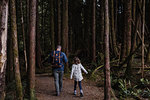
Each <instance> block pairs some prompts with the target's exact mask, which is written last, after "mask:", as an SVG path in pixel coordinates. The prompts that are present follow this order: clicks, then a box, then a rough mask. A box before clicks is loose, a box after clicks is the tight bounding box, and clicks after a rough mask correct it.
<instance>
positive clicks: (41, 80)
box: [36, 74, 104, 100]
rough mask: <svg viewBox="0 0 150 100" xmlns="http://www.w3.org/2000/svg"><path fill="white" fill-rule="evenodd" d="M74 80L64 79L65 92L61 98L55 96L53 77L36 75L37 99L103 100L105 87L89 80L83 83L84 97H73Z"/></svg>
mask: <svg viewBox="0 0 150 100" xmlns="http://www.w3.org/2000/svg"><path fill="white" fill-rule="evenodd" d="M73 82H74V81H73V80H70V79H69V78H66V77H64V78H63V90H62V92H61V94H60V96H55V94H56V93H55V86H54V79H53V77H52V76H51V75H40V74H38V75H36V97H37V99H38V100H103V98H104V92H103V87H98V86H96V85H95V84H94V82H91V81H89V80H85V79H84V80H83V81H82V88H83V92H84V96H83V97H80V96H79V95H80V93H79V89H77V96H74V95H73Z"/></svg>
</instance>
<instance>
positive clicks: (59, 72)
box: [50, 45, 68, 96]
mask: <svg viewBox="0 0 150 100" xmlns="http://www.w3.org/2000/svg"><path fill="white" fill-rule="evenodd" d="M50 61H51V62H52V71H53V75H54V81H55V89H56V96H59V95H60V92H61V91H62V85H63V74H64V63H67V62H68V60H67V57H66V54H65V53H64V52H61V46H60V45H58V46H57V48H56V51H53V52H52V53H51V55H50Z"/></svg>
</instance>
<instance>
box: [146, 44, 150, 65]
mask: <svg viewBox="0 0 150 100" xmlns="http://www.w3.org/2000/svg"><path fill="white" fill-rule="evenodd" d="M146 62H147V63H150V44H149V47H148V53H147V56H146Z"/></svg>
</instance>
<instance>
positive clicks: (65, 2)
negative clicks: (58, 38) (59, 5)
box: [62, 0, 69, 72]
mask: <svg viewBox="0 0 150 100" xmlns="http://www.w3.org/2000/svg"><path fill="white" fill-rule="evenodd" d="M62 50H63V52H65V53H66V55H67V57H68V0H63V21H62ZM65 71H66V72H68V71H69V68H68V64H67V65H66V67H65Z"/></svg>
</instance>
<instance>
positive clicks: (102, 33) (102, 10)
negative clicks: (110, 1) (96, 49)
mask: <svg viewBox="0 0 150 100" xmlns="http://www.w3.org/2000/svg"><path fill="white" fill-rule="evenodd" d="M100 5H101V6H100V48H101V52H103V48H104V47H103V45H104V42H103V41H104V2H103V0H100Z"/></svg>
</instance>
